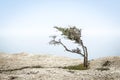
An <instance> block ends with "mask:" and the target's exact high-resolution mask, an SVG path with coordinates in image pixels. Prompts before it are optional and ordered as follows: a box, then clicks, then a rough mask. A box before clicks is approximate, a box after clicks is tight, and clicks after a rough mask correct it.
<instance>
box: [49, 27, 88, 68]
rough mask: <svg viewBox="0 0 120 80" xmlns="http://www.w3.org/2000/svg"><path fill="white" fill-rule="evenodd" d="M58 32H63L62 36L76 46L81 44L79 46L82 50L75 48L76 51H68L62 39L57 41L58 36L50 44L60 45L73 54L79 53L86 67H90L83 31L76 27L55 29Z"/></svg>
mask: <svg viewBox="0 0 120 80" xmlns="http://www.w3.org/2000/svg"><path fill="white" fill-rule="evenodd" d="M54 28H55V29H57V30H58V31H60V32H62V34H61V35H62V36H64V37H66V38H67V39H69V40H71V41H74V42H75V43H76V44H79V46H80V47H81V48H82V50H81V49H80V48H78V47H77V48H75V49H68V48H67V46H66V45H65V44H64V43H63V42H62V41H61V39H59V40H56V37H57V36H52V40H51V41H50V42H49V44H54V45H56V44H58V45H62V46H63V47H64V48H65V50H66V51H68V52H71V53H77V54H80V55H81V56H82V57H83V58H84V60H83V64H84V67H86V68H87V67H88V52H87V47H86V46H85V45H84V44H83V41H82V39H81V29H78V28H76V27H75V26H73V27H69V28H62V27H57V26H55V27H54Z"/></svg>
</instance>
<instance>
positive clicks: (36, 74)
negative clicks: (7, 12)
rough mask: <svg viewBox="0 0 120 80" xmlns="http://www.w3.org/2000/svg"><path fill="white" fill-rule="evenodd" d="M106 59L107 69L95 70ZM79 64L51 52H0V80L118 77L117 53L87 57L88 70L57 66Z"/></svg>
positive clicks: (109, 79)
mask: <svg viewBox="0 0 120 80" xmlns="http://www.w3.org/2000/svg"><path fill="white" fill-rule="evenodd" d="M106 61H109V62H110V65H107V66H105V68H109V69H110V70H104V71H101V70H97V68H103V66H102V65H103V64H104V63H105V62H106ZM80 63H82V62H81V60H80V59H71V58H67V57H58V56H54V55H33V54H28V53H19V54H6V53H0V80H120V57H119V56H118V57H117V56H116V57H115V56H114V57H105V58H99V59H95V60H91V61H90V69H88V70H68V69H62V68H60V67H64V66H70V65H78V64H80Z"/></svg>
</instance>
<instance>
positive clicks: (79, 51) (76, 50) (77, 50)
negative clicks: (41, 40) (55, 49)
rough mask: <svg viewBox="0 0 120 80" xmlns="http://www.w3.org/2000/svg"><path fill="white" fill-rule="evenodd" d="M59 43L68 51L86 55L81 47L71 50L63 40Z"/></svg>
mask: <svg viewBox="0 0 120 80" xmlns="http://www.w3.org/2000/svg"><path fill="white" fill-rule="evenodd" d="M59 43H60V44H61V45H62V46H63V47H64V48H65V50H66V51H68V52H72V53H77V54H80V55H82V56H84V54H82V53H81V50H80V49H79V48H77V49H74V50H70V49H68V48H67V47H66V46H65V45H64V44H63V43H62V42H61V41H59Z"/></svg>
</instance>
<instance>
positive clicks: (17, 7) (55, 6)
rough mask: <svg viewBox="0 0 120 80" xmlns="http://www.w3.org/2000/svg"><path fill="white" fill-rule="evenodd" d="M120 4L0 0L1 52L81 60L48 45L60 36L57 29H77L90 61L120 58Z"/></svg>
mask: <svg viewBox="0 0 120 80" xmlns="http://www.w3.org/2000/svg"><path fill="white" fill-rule="evenodd" d="M119 4H120V0H0V52H7V53H19V52H28V53H36V54H38V53H40V54H42V53H43V54H55V55H61V56H69V57H73V58H80V56H79V55H76V54H72V53H68V52H66V51H65V50H64V48H63V47H62V46H50V45H49V44H48V42H49V41H50V38H49V36H50V35H53V34H57V31H56V30H55V29H54V28H53V27H54V26H61V27H67V26H76V27H78V28H81V29H82V39H83V41H84V44H85V45H86V46H87V47H88V52H89V58H90V59H92V58H98V57H103V56H113V55H114V56H120V43H119V41H120V5H119ZM57 35H58V34H57ZM63 41H64V40H63ZM64 43H65V44H66V45H67V46H68V47H70V48H71V46H73V44H72V45H70V43H69V42H68V43H67V42H64Z"/></svg>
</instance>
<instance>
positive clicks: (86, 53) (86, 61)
mask: <svg viewBox="0 0 120 80" xmlns="http://www.w3.org/2000/svg"><path fill="white" fill-rule="evenodd" d="M84 67H86V68H88V52H87V48H86V47H85V46H84Z"/></svg>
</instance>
